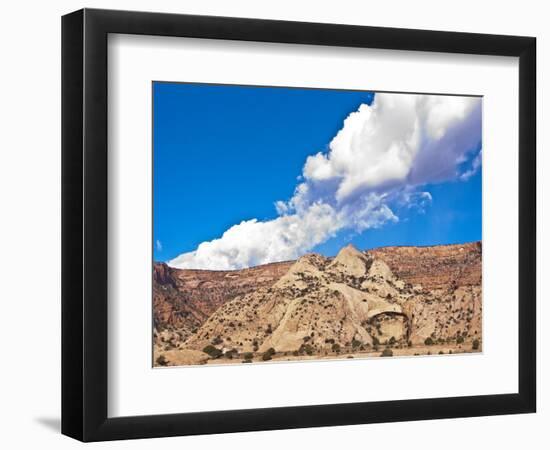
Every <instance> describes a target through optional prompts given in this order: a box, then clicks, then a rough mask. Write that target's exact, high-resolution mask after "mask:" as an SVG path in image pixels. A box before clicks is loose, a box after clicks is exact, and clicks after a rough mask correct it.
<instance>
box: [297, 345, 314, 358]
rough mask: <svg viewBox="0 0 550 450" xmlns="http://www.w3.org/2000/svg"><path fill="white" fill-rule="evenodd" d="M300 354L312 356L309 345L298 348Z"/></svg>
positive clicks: (311, 348)
mask: <svg viewBox="0 0 550 450" xmlns="http://www.w3.org/2000/svg"><path fill="white" fill-rule="evenodd" d="M300 353H305V354H306V355H310V356H311V355H313V347H312V346H311V345H310V344H302V346H301V347H300Z"/></svg>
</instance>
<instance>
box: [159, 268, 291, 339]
mask: <svg viewBox="0 0 550 450" xmlns="http://www.w3.org/2000/svg"><path fill="white" fill-rule="evenodd" d="M291 264H292V263H274V264H266V265H263V266H258V267H253V268H250V269H244V270H238V271H210V270H180V269H174V268H171V267H169V266H167V265H166V264H164V263H155V264H154V266H153V322H154V334H155V342H156V343H158V342H159V341H160V340H161V337H162V339H163V342H164V341H166V342H167V343H168V342H170V341H172V342H174V345H175V342H176V341H181V340H183V339H186V338H187V337H188V336H189V335H190V334H191V333H193V332H195V331H196V330H197V329H198V327H200V325H202V324H203V323H204V322H205V321H206V319H207V318H208V317H209V316H210V315H211V314H212V313H213V312H214V311H215V310H216V309H217V308H218V307H219V306H220V305H222V304H224V303H225V302H227V301H230V300H232V299H233V298H235V297H236V296H238V295H243V294H247V293H249V292H252V291H254V290H256V289H257V288H258V287H263V286H271V285H272V284H273V283H274V282H275V281H276V280H278V279H279V278H280V277H281V276H282V275H283V274H284V273H285V272H286V271H287V270H288V267H289V266H290V265H291Z"/></svg>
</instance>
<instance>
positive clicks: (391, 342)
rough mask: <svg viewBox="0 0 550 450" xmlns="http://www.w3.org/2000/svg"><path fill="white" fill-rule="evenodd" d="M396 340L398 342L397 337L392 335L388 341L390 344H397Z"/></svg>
mask: <svg viewBox="0 0 550 450" xmlns="http://www.w3.org/2000/svg"><path fill="white" fill-rule="evenodd" d="M395 342H396V341H395V337H394V336H392V337H391V338H390V340H389V341H388V344H390V345H394V344H395Z"/></svg>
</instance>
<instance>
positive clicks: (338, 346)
mask: <svg viewBox="0 0 550 450" xmlns="http://www.w3.org/2000/svg"><path fill="white" fill-rule="evenodd" d="M332 351H333V352H336V353H340V344H337V343H334V344H332Z"/></svg>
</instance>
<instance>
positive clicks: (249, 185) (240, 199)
mask: <svg viewBox="0 0 550 450" xmlns="http://www.w3.org/2000/svg"><path fill="white" fill-rule="evenodd" d="M152 96H153V97H152V98H153V111H152V114H153V236H152V246H153V268H152V269H153V270H152V285H153V288H152V308H153V324H152V326H153V333H152V335H153V342H152V346H153V352H152V353H153V365H154V366H155V367H162V366H189V365H212V364H214V365H216V364H218V365H219V364H243V363H249V364H270V363H274V362H285V361H312V360H328V359H342V360H347V359H354V358H379V357H399V356H409V357H412V356H425V355H433V356H437V357H448V356H444V355H449V354H470V353H476V352H481V351H482V344H483V342H482V241H481V238H482V170H481V169H482V98H481V97H476V96H461V95H440V94H418V93H397V92H375V91H357V90H336V89H312V88H295V87H292V88H290V87H270V86H240V85H219V84H205V83H184V82H153V85H152Z"/></svg>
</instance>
